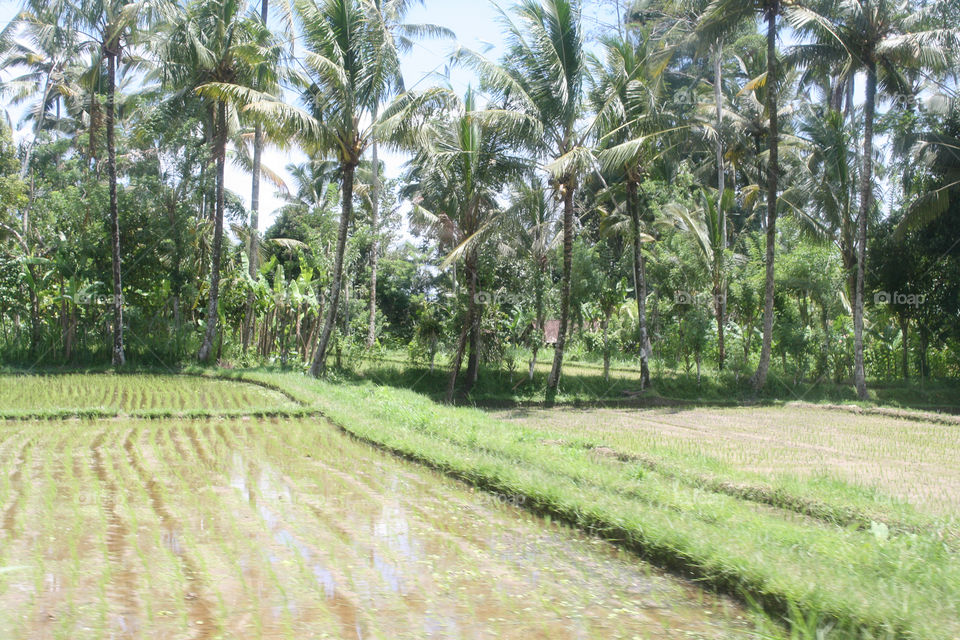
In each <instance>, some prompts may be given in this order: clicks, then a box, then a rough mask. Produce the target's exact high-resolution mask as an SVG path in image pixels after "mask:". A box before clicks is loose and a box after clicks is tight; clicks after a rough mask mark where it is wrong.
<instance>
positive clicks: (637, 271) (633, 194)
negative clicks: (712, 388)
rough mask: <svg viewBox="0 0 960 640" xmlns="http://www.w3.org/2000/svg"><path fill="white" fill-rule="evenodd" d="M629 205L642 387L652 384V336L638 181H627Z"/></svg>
mask: <svg viewBox="0 0 960 640" xmlns="http://www.w3.org/2000/svg"><path fill="white" fill-rule="evenodd" d="M627 207H628V208H629V209H630V221H631V225H632V227H633V229H632V230H633V234H632V235H633V281H634V282H633V284H634V289H635V296H636V298H637V319H638V322H639V324H640V388H641V389H646V388H647V387H649V386H650V337H649V335H648V333H647V278H646V273H645V272H646V268H645V266H644V258H643V242H642V241H641V238H640V202H639V197H638V194H637V183H636V182H635V181H633V180H628V181H627Z"/></svg>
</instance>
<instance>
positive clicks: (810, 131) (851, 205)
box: [781, 106, 857, 300]
mask: <svg viewBox="0 0 960 640" xmlns="http://www.w3.org/2000/svg"><path fill="white" fill-rule="evenodd" d="M799 129H800V134H801V135H802V136H803V137H805V138H806V143H807V144H806V147H807V149H806V150H807V157H806V159H805V161H804V163H803V164H802V165H801V167H800V168H799V172H798V175H796V176H793V180H792V183H793V184H791V186H790V187H789V188H787V189H785V190H784V192H783V194H782V196H781V199H782V201H783V202H784V203H785V204H786V205H787V206H788V207H790V209H791V210H792V211H794V213H795V214H796V215H797V217H798V218H799V219H800V221H801V222H803V223H804V224H805V226H806V227H807V228H808V229H809V230H810V231H811V232H812V233H813V235H814V236H816V237H820V238H827V239H829V240H830V241H832V242H833V243H834V244H836V246H837V249H838V250H839V251H840V259H841V261H842V262H843V268H844V271H845V273H846V276H847V291H846V293H847V296H848V299H849V300H853V299H854V297H855V292H856V268H857V212H856V207H857V203H856V200H855V195H856V194H855V193H854V190H853V189H852V186H853V185H854V184H855V183H856V177H857V171H856V167H855V164H856V162H855V155H856V154H855V153H854V151H853V145H854V143H853V138H854V136H853V132H852V131H851V128H850V126H849V125H848V124H847V122H846V121H845V119H844V117H843V114H842V113H840V112H839V111H836V110H834V109H831V108H829V107H827V106H820V107H812V108H810V109H808V110H807V113H805V114H804V116H803V117H802V118H800V121H799Z"/></svg>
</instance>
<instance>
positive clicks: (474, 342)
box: [466, 248, 483, 392]
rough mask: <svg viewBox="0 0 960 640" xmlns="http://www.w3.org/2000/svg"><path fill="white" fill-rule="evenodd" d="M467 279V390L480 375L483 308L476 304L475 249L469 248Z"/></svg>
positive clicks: (477, 282)
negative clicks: (468, 288) (468, 289)
mask: <svg viewBox="0 0 960 640" xmlns="http://www.w3.org/2000/svg"><path fill="white" fill-rule="evenodd" d="M466 265H467V280H468V282H469V287H470V299H469V301H468V302H467V304H468V305H469V306H470V312H469V317H470V356H469V357H468V358H467V388H466V391H467V392H469V391H470V389H472V388H473V385H475V384H476V383H477V378H478V377H479V375H480V318H481V314H482V313H483V309H482V308H481V307H480V306H479V305H478V304H477V291H478V288H479V287H478V285H479V281H478V277H477V251H476V249H473V248H471V249H470V251H469V252H468V253H467V260H466Z"/></svg>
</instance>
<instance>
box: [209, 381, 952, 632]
mask: <svg viewBox="0 0 960 640" xmlns="http://www.w3.org/2000/svg"><path fill="white" fill-rule="evenodd" d="M220 375H225V376H230V377H236V378H241V379H244V380H249V381H251V382H257V383H260V384H263V385H265V386H269V387H272V388H274V389H278V390H283V391H284V392H285V393H287V394H288V395H289V396H290V397H292V398H294V399H296V400H298V401H299V402H301V403H303V404H305V405H307V406H309V407H311V408H316V409H318V410H320V411H322V412H323V413H324V414H325V415H326V416H327V417H329V418H330V419H331V420H332V421H333V422H334V423H336V424H337V425H338V426H339V427H341V428H342V429H343V430H345V431H346V432H348V433H350V434H352V435H354V436H356V437H357V438H360V439H362V440H365V441H368V442H371V443H374V444H376V445H378V446H380V447H383V448H385V449H388V450H390V451H392V452H394V453H397V454H399V455H402V456H404V457H407V458H410V459H413V460H416V461H418V462H421V463H424V464H427V465H430V466H432V467H435V468H437V469H440V470H442V471H444V472H446V473H448V474H450V475H453V476H456V477H458V478H461V479H463V480H465V481H467V482H469V483H471V484H474V485H477V486H479V487H483V488H485V489H487V490H490V491H494V492H498V493H501V494H507V495H511V496H522V497H523V502H524V505H525V506H527V507H528V508H531V509H533V510H535V511H538V512H540V513H544V514H550V515H552V516H554V517H558V518H561V519H563V520H565V521H568V522H570V523H573V524H575V525H577V526H579V527H582V528H584V529H586V530H589V531H591V532H593V533H595V534H596V535H598V536H601V537H603V538H606V539H608V540H611V541H614V542H617V543H619V544H621V545H623V546H625V547H628V548H630V549H632V550H634V551H636V552H637V553H638V554H640V555H641V556H643V557H645V558H647V559H649V560H651V561H653V562H655V563H656V564H659V565H662V566H665V567H667V568H671V569H673V570H676V571H679V572H682V573H684V574H686V575H691V576H693V577H695V578H696V579H697V580H699V581H701V582H703V583H705V584H707V585H709V586H711V587H712V588H715V589H718V590H722V591H727V592H731V593H734V594H737V595H739V596H741V597H742V598H744V599H745V600H747V601H748V602H753V603H757V604H758V605H760V606H762V607H763V608H764V609H766V610H767V611H768V612H769V613H771V614H772V615H773V616H774V617H777V618H782V619H786V620H787V622H788V624H791V625H793V626H794V627H795V629H794V630H795V631H796V632H798V635H799V636H800V637H803V636H807V635H811V636H813V635H815V633H816V632H815V629H816V628H817V627H821V628H822V627H825V626H826V627H830V628H831V629H832V636H833V637H843V638H847V637H871V638H876V637H907V638H958V637H960V554H958V553H957V552H956V551H955V550H953V549H951V547H950V545H948V543H947V542H946V541H945V540H944V539H943V538H942V536H941V535H937V534H936V533H935V532H931V533H925V532H901V531H896V530H894V529H888V528H887V527H886V526H877V527H871V528H870V529H865V528H863V527H858V526H853V525H847V526H843V525H840V524H836V523H832V522H828V521H824V520H823V519H820V518H816V517H811V516H809V515H804V514H801V513H796V512H795V511H792V510H790V509H785V508H779V507H776V506H774V505H768V504H762V503H758V502H755V501H750V500H746V499H743V498H742V497H741V496H736V495H730V494H729V493H724V492H718V491H711V490H710V488H709V487H704V486H702V485H697V484H695V483H689V482H686V481H685V480H684V479H683V478H682V477H677V476H675V475H671V474H662V473H659V472H657V471H656V470H654V469H650V468H649V466H642V465H639V464H630V463H625V462H623V461H619V460H616V459H610V458H608V457H603V456H597V455H596V453H595V452H594V451H593V446H592V443H590V442H587V441H584V440H583V439H571V440H570V441H568V442H562V441H561V442H556V441H554V442H549V441H546V440H545V439H544V434H543V432H542V431H534V430H532V429H527V428H524V427H522V426H520V425H516V424H510V423H506V422H503V421H499V420H495V419H493V418H491V417H490V416H488V415H486V414H484V413H483V412H481V411H478V410H474V409H467V408H453V407H447V406H442V405H438V404H436V403H434V402H432V401H431V400H430V399H429V398H426V397H425V396H422V395H419V394H416V393H413V392H410V391H404V390H397V389H393V388H386V387H378V386H375V385H373V384H370V383H362V384H345V383H339V384H338V383H334V382H326V381H317V380H313V379H310V378H308V377H305V376H303V375H300V374H296V373H290V374H286V373H269V372H254V371H250V372H222V373H221V374H220Z"/></svg>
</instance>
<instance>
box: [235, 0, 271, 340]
mask: <svg viewBox="0 0 960 640" xmlns="http://www.w3.org/2000/svg"><path fill="white" fill-rule="evenodd" d="M269 7H270V3H269V0H261V3H260V20H261V21H262V22H263V24H264V25H266V24H267V16H268V15H269ZM263 142H264V141H263V126H262V125H261V124H260V123H257V125H256V128H255V129H254V133H253V176H252V177H251V180H252V184H251V186H250V239H249V242H248V244H247V264H248V266H249V273H250V277H251V278H256V277H257V268H258V267H259V265H258V264H257V255H258V253H259V244H260V237H259V234H260V166H261V164H262V162H263ZM255 304H256V296H255V295H254V292H253V291H248V292H247V301H246V304H245V308H244V313H243V336H242V337H241V341H242V343H243V352H244V353H246V352H247V348H248V347H249V346H250V339H251V337H252V335H253V325H254V317H253V315H254V310H255Z"/></svg>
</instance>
